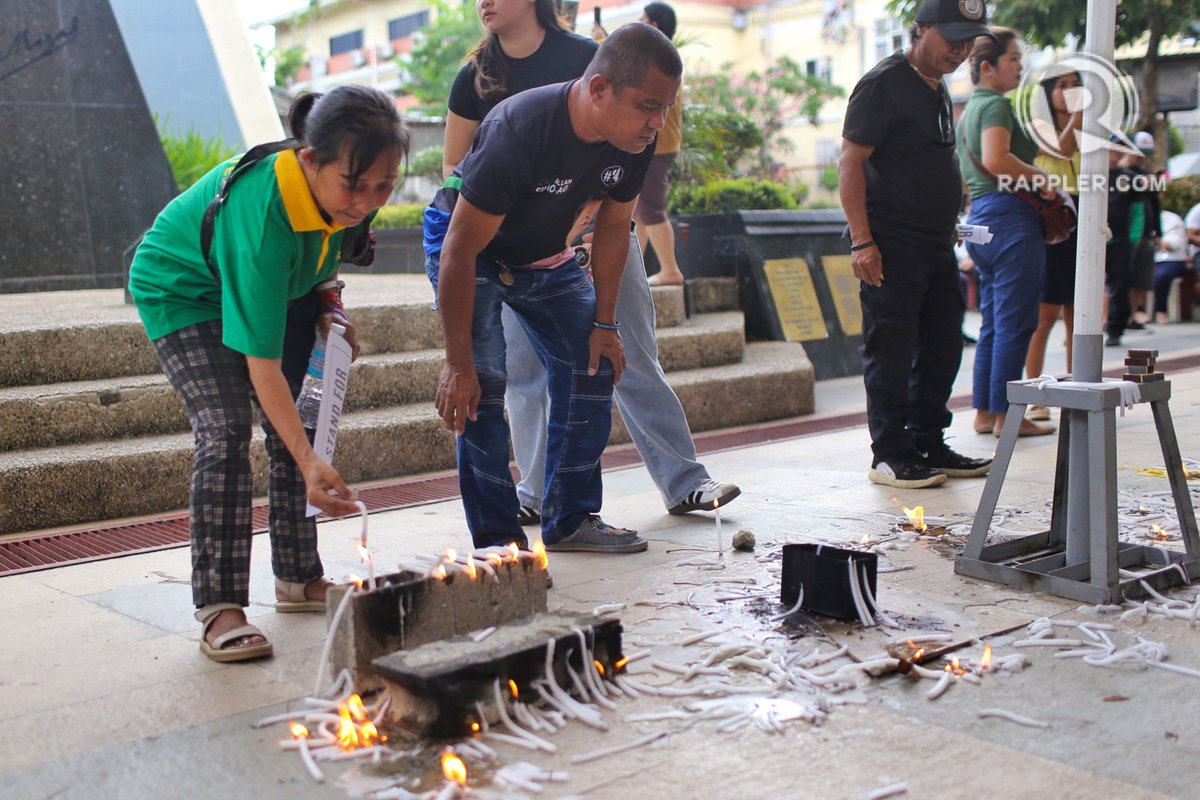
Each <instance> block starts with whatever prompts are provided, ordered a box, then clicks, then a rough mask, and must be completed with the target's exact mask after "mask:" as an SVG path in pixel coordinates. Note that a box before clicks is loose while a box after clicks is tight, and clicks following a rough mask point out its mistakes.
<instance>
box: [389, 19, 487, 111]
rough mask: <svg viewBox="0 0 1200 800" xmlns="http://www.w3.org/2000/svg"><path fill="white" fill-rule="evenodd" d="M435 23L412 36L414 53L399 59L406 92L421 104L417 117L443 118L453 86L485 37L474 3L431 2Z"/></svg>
mask: <svg viewBox="0 0 1200 800" xmlns="http://www.w3.org/2000/svg"><path fill="white" fill-rule="evenodd" d="M431 5H432V6H433V7H434V8H435V9H437V16H436V17H435V18H434V20H433V22H432V23H430V24H429V25H427V26H426V27H424V28H421V29H420V30H419V31H417V32H416V33H415V34H413V42H414V45H413V49H412V52H410V53H406V54H404V55H402V56H400V57H399V62H400V66H401V68H402V69H403V70H404V79H403V83H404V88H405V90H407V91H408V93H409V94H411V95H412V96H413V97H415V98H417V100H418V102H420V103H421V107H420V108H419V109H416V111H417V113H424V114H429V115H431V116H439V117H440V116H444V115H445V113H446V100H447V98H449V97H450V86H451V84H453V83H454V76H455V75H457V74H458V70H459V69H460V68H461V67H462V64H463V61H464V60H465V59H466V57H467V55H468V54H469V53H470V52H471V50H472V49H473V48H474V47H475V44H476V43H477V42H478V41H479V39H480V37H481V36H482V35H483V27H482V26H481V25H480V24H479V17H478V16H477V15H476V13H475V6H474V4H473V3H465V4H463V3H458V4H451V3H447V2H443V0H432V3H431Z"/></svg>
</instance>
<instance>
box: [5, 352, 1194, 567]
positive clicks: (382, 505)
mask: <svg viewBox="0 0 1200 800" xmlns="http://www.w3.org/2000/svg"><path fill="white" fill-rule="evenodd" d="M1158 365H1159V367H1161V368H1162V370H1163V371H1164V372H1166V371H1176V372H1178V371H1182V370H1186V369H1194V368H1196V367H1200V354H1191V355H1184V356H1178V357H1175V358H1169V359H1159V362H1158ZM1122 371H1123V370H1122V369H1121V368H1116V369H1113V370H1108V371H1106V372H1105V373H1104V374H1105V377H1110V378H1112V377H1116V378H1119V377H1120V376H1121V372H1122ZM949 405H950V408H951V410H954V411H959V410H962V409H965V408H969V407H970V405H971V398H970V396H969V395H959V396H957V397H953V398H951V400H950V403H949ZM866 422H867V415H866V412H865V411H857V412H851V413H847V414H838V415H834V416H829V417H823V418H819V419H811V418H800V419H791V420H785V421H783V422H775V423H766V424H762V425H752V426H748V427H745V428H738V429H733V430H721V431H712V432H711V433H700V434H697V435H696V436H695V440H696V450H697V451H698V452H700V453H715V452H719V451H721V450H733V449H736V448H739V447H749V446H751V445H756V444H766V443H768V442H776V441H782V440H785V439H798V438H801V437H805V436H815V435H818V434H822V433H829V432H831V431H836V430H846V429H848V428H856V427H860V426H863V425H866ZM640 463H642V458H641V456H640V455H638V452H637V449H636V448H635V447H633V445H623V446H621V447H614V448H610V449H609V450H607V451H605V453H604V456H603V458H602V460H601V464H602V466H603V468H604V469H606V470H611V469H621V468H624V467H630V466H634V465H636V464H640ZM358 494H359V498H360V499H361V500H362V501H363V502H364V503H366V504H367V510H368V511H370V512H371V513H374V512H376V511H391V510H394V509H398V508H408V507H410V506H418V505H423V504H425V503H436V502H441V501H443V500H450V499H453V498H455V497H458V476H457V475H456V474H449V475H440V476H437V477H433V478H419V479H413V480H405V481H398V482H396V483H390V484H382V485H379V486H372V487H368V488H365V489H362V490H360V491H359V493H358ZM252 519H253V522H252V524H253V527H254V532H255V533H261V532H262V531H265V530H266V527H267V507H266V503H265V502H263V503H260V504H258V505H256V506H255V508H254V515H253V518H252ZM189 540H190V537H189V534H188V515H187V514H186V513H184V514H174V515H171V516H166V517H162V518H159V519H156V520H149V521H144V522H131V523H123V524H120V525H110V526H106V527H103V528H92V529H90V530H84V531H74V532H70V533H51V534H43V535H39V536H31V537H29V538H26V539H14V540H10V541H3V542H0V576H4V575H16V574H19V573H22V572H35V571H37V570H43V569H49V568H50V567H60V566H66V565H68V564H79V563H83V562H86V561H99V560H101V559H106V558H116V557H118V556H128V555H134V554H136V553H148V552H151V551H153V550H166V549H168V548H171V547H183V546H185V545H187V544H188V543H189Z"/></svg>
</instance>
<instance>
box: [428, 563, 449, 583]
mask: <svg viewBox="0 0 1200 800" xmlns="http://www.w3.org/2000/svg"><path fill="white" fill-rule="evenodd" d="M429 574H430V575H431V576H432V577H434V578H437V579H438V580H439V581H444V580H446V566H445V565H444V564H438V565H437V566H436V567H434V568H433V569H432V570H430V571H429Z"/></svg>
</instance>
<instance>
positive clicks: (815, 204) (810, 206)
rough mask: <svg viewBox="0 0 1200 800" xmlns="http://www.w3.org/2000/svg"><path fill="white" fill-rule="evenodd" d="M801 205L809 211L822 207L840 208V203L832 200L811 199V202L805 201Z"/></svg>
mask: <svg viewBox="0 0 1200 800" xmlns="http://www.w3.org/2000/svg"><path fill="white" fill-rule="evenodd" d="M801 207H802V208H805V209H807V210H810V211H815V210H817V209H822V208H841V207H842V204H841V203H838V202H836V201H834V200H813V201H812V202H811V203H805V204H804V205H803V206H801Z"/></svg>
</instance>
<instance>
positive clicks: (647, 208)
mask: <svg viewBox="0 0 1200 800" xmlns="http://www.w3.org/2000/svg"><path fill="white" fill-rule="evenodd" d="M641 22H644V23H646V24H647V25H653V26H654V27H656V28H658V29H659V30H660V31H662V33H663V36H666V37H667V38H668V39H671V40H672V41H674V39H675V10H674V9H673V8H671V7H670V6H669V5H667V4H666V3H650V4H649V5H647V6H646V7H645V8H644V9H642V18H641ZM682 144H683V103H681V102H677V103H675V105H673V106H671V113H670V114H669V115H667V124H666V125H664V126H663V129H662V130H661V131H659V132H658V145H657V147H655V149H654V160H653V161H651V162H650V172H649V173H648V174H647V175H646V188H644V189H642V196H641V197H639V198H638V204H637V208H635V209H634V211H633V218H634V220H636V221H637V224H638V227H637V238H638V245H639V246H640V247H641V250H642V253H643V255H644V254H645V252H646V246H647V245H650V246H652V247H653V248H654V255H655V256H657V257H658V263H659V266H661V267H662V269H661V270H659V272H658V274H657V275H655V276H654V277H653V278H651V279H650V285H651V286H680V285H682V284H683V272H682V271H680V269H679V262H678V261H676V260H675V229H674V228H672V227H671V221H670V220H669V219H667V185H668V178H667V176H668V173H670V171H671V165H672V164H674V163H675V158H676V156H678V155H679V148H680V146H681V145H682Z"/></svg>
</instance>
